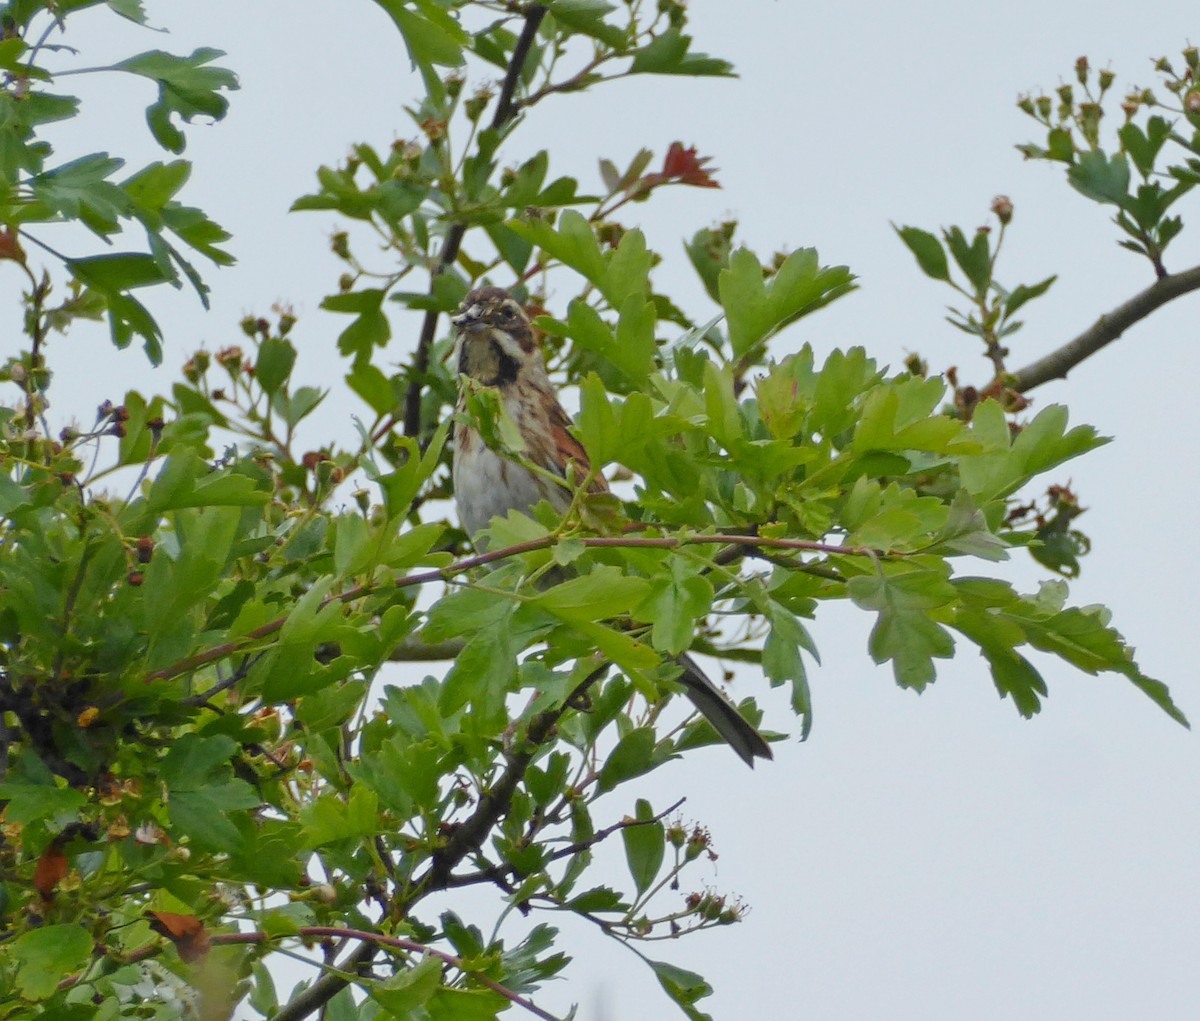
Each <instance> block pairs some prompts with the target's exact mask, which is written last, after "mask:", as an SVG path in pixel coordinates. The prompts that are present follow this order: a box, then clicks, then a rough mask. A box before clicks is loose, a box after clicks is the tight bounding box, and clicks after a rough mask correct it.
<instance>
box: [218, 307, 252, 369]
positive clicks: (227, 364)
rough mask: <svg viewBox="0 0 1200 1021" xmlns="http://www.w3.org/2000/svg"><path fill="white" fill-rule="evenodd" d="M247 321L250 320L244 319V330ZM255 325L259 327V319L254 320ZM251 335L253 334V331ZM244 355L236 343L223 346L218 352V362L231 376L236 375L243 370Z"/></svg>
mask: <svg viewBox="0 0 1200 1021" xmlns="http://www.w3.org/2000/svg"><path fill="white" fill-rule="evenodd" d="M247 322H250V320H248V319H243V320H242V329H243V330H245V329H246V323H247ZM254 325H255V326H256V327H257V325H258V320H254ZM251 336H253V333H251ZM244 357H245V356H244V355H243V353H242V349H241V348H240V347H237V346H236V345H233V346H231V347H226V348H222V349H221V350H220V351H218V352H217V364H218V365H220V366H221V368H223V369H224V370H225V371H226V372H228V373H229V374H230V375H231V376H236V375H237V374H238V372H239V371H240V370H241V367H242V360H243V358H244Z"/></svg>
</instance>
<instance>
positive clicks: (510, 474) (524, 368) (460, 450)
mask: <svg viewBox="0 0 1200 1021" xmlns="http://www.w3.org/2000/svg"><path fill="white" fill-rule="evenodd" d="M451 324H452V326H453V329H454V332H455V346H454V349H453V351H452V352H451V356H452V357H453V356H455V355H456V356H457V368H458V381H459V386H458V407H457V411H458V414H457V415H456V420H455V428H454V460H453V467H452V477H453V482H454V499H455V503H456V506H457V510H458V518H459V522H460V523H461V524H462V527H463V529H464V530H465V531H466V532H467V533H468V535H470V536H471V537H472V539H473V540H475V539H476V537H477V536H478V535H479V533H480V532H481V531H482V530H483V529H484V528H486V527H487V525H488V523H489V522H490V521H491V520H492V519H493V518H495V517H503V516H505V515H506V514H507V513H508V512H509V511H512V510H516V511H519V512H522V513H526V514H529V513H531V512H532V508H533V507H535V506H536V505H537V504H538V503H540V502H541V501H542V500H545V501H547V502H548V503H549V504H550V505H551V506H552V507H553V508H554V509H555V510H556V511H558V512H559V513H560V514H561V513H564V512H565V511H566V510H567V509H568V507H569V506H570V505H571V502H572V496H573V494H572V484H573V483H574V482H577V481H578V480H587V481H588V486H589V490H590V492H592V493H607V492H608V491H609V489H608V482H607V481H606V480H605V478H604V476H603V475H601V474H600V473H599V472H595V473H592V472H591V462H590V460H589V458H588V454H587V451H586V450H585V449H584V447H583V445H582V444H581V443H580V442H579V440H577V439H576V438H575V436H574V435H573V434H572V432H571V426H572V423H571V418H570V416H569V415H568V414H567V412H566V411H565V410H564V409H563V406H562V404H561V403H560V402H559V400H558V396H557V395H556V393H555V390H554V386H553V384H552V383H551V382H550V377H549V375H548V374H547V372H546V364H545V361H544V359H543V356H542V351H541V347H540V345H539V343H538V341H537V338H536V336H535V334H534V331H533V327H532V324H531V323H530V320H529V316H528V315H526V313H525V309H524V308H523V307H522V305H521V303H520V302H518V301H517V300H516V298H514V297H513V296H512V294H510V293H509V292H508V291H507V290H505V289H504V288H502V287H492V286H486V287H479V288H476V289H475V290H473V291H471V292H470V293H469V294H468V295H467V296H466V298H465V299H463V302H462V305H461V307H460V308H459V310H458V313H457V314H456V315H454V316H452V317H451ZM478 387H490V388H493V389H494V390H495V391H496V392H497V394H498V396H499V399H500V401H501V403H502V405H503V407H504V410H505V412H506V413H507V415H508V417H509V418H510V419H511V420H512V422H513V423H514V424H515V425H516V427H517V430H518V432H519V434H520V437H521V440H522V444H523V448H524V449H523V451H522V452H521V457H522V458H523V461H524V463H523V462H522V461H518V460H515V459H514V458H513V456H512V452H511V451H509V452H507V453H506V452H502V451H498V450H495V449H492V448H490V447H489V446H488V445H487V443H486V442H485V441H484V437H483V436H482V435H481V433H480V431H479V429H478V428H477V427H476V426H475V424H474V423H473V421H472V418H471V416H470V415H469V414H468V413H467V397H468V395H469V394H470V393H471V391H472V390H473V389H474V388H478ZM530 465H532V466H536V467H535V468H531V467H529V466H530ZM572 466H573V467H572ZM536 469H541V470H540V471H539V470H536ZM560 479H561V480H562V482H561V483H560V482H558V481H557V480H560ZM477 546H478V543H477ZM676 662H677V663H678V664H679V666H680V667H681V668H682V670H683V672H682V674H681V675H680V676H679V677H678V678H677V681H678V683H679V684H681V685H682V686H683V689H684V691H685V693H686V694H687V696H688V698H689V699H691V701H692V704H693V705H694V706H695V707H696V709H697V710H699V712H700V714H701V715H702V716H704V718H705V719H706V720H708V722H709V723H710V724H712V726H713V728H714V729H715V730H716V732H717V733H718V734H719V735H720V736H721V738H722V739H723V740H724V741H725V742H726V743H727V744H728V745H729V746H730V747H732V748H733V750H734V751H735V752H736V753H737V754H738V755H739V756H740V757H741V758H742V760H743V761H744V762H745V763H746V764H747V765H748V766H750V767H751V768H753V766H754V760H755V759H756V758H762V759H771V758H773V756H772V754H771V747H770V745H768V744H767V742H766V740H765V739H764V738H763V737H762V735H761V734H759V732H758V731H757V730H756V729H755V728H754V727H753V726H751V725H750V723H749V722H747V721H746V720H745V719H744V718H743V717H742V715H741V714H740V713H739V712H738V711H737V708H736V707H735V706H734V704H733V703H732V702H731V701H730V700H729V698H728V697H726V695H725V694H724V693H723V692H722V691H721V690H720V689H719V688H718V687H717V686H716V684H714V683H713V681H712V680H710V679H709V678H708V676H707V675H706V674H705V673H704V671H703V670H702V669H701V668H700V666H699V664H697V663H696V661H695V660H694V659H692V657H691V656H689V655H688V654H687V653H683V654H681V655H679V656H677V657H676Z"/></svg>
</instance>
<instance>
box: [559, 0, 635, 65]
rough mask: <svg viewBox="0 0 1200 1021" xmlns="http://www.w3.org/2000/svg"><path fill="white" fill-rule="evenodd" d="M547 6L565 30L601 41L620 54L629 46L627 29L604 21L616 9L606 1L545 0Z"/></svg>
mask: <svg viewBox="0 0 1200 1021" xmlns="http://www.w3.org/2000/svg"><path fill="white" fill-rule="evenodd" d="M545 6H546V7H547V8H549V10H550V13H551V14H553V15H554V16H555V17H556V18H557V19H558V21H559V22H560V23H561V24H562V25H563V26H564V27H565V28H567V29H569V30H571V31H573V32H578V33H581V34H582V35H587V36H591V37H592V38H593V39H599V40H600V41H601V42H602V43H604V44H605V45H606V46H611V47H612V48H613V49H614V50H616V51H617V52H618V53H620V52H623V51H624V50H625V48H626V47H627V46H628V44H629V37H628V33H627V32H626V31H625V29H623V28H618V27H617V26H616V25H611V24H609V23H608V22H606V21H605V20H604V15H606V14H607V13H608V12H609V11H611V10H614V9H615V8H614V7H613V5H612V4H610V3H607V2H606V0H545Z"/></svg>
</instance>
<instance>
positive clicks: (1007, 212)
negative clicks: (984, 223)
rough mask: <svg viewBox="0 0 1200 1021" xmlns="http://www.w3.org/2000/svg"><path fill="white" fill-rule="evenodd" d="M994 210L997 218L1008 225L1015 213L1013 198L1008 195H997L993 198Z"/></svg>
mask: <svg viewBox="0 0 1200 1021" xmlns="http://www.w3.org/2000/svg"><path fill="white" fill-rule="evenodd" d="M992 212H993V213H994V214H995V215H996V219H997V220H999V221H1000V222H1001V224H1004V225H1005V226H1007V225H1008V224H1009V223H1010V222H1011V220H1012V215H1013V204H1012V199H1010V198H1009V197H1008V196H1007V195H997V196H996V197H995V198H994V199H992Z"/></svg>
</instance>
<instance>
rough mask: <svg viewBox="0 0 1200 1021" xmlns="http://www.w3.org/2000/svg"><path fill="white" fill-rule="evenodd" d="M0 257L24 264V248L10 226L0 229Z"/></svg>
mask: <svg viewBox="0 0 1200 1021" xmlns="http://www.w3.org/2000/svg"><path fill="white" fill-rule="evenodd" d="M0 259H12V260H13V261H14V262H19V263H20V264H21V265H22V266H24V265H25V250H24V249H23V248H22V247H21V242H20V240H19V239H18V237H17V232H16V231H15V230H14V229H13V228H12V227H5V228H4V230H2V231H0Z"/></svg>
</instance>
